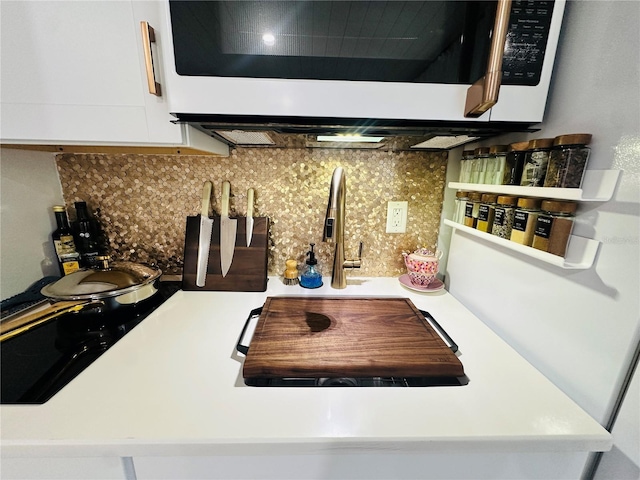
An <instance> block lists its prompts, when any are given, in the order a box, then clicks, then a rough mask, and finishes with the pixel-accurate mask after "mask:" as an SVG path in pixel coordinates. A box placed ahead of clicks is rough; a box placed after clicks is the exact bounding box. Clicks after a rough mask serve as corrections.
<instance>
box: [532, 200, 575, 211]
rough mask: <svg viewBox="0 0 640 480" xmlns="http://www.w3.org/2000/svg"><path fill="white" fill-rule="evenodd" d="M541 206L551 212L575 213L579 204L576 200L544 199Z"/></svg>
mask: <svg viewBox="0 0 640 480" xmlns="http://www.w3.org/2000/svg"><path fill="white" fill-rule="evenodd" d="M540 208H541V209H542V210H544V211H545V212H551V213H556V212H557V213H575V212H576V209H577V208H578V204H577V203H575V202H561V201H559V200H543V201H542V206H541V207H540Z"/></svg>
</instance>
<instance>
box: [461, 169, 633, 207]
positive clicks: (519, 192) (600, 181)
mask: <svg viewBox="0 0 640 480" xmlns="http://www.w3.org/2000/svg"><path fill="white" fill-rule="evenodd" d="M619 177H620V170H587V171H586V172H585V173H584V180H583V181H582V188H552V187H520V186H517V185H489V184H485V183H459V182H449V188H453V189H455V190H468V191H474V192H489V193H503V194H505V195H515V196H522V197H540V198H555V199H558V200H575V201H578V202H606V201H608V200H611V197H612V196H613V192H614V190H615V188H616V185H617V184H618V178H619Z"/></svg>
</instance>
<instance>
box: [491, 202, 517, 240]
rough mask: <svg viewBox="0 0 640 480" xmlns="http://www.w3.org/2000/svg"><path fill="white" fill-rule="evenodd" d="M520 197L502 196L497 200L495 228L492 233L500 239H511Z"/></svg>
mask: <svg viewBox="0 0 640 480" xmlns="http://www.w3.org/2000/svg"><path fill="white" fill-rule="evenodd" d="M517 202H518V197H512V196H511V195H500V196H499V197H498V199H497V204H496V210H495V214H494V217H493V227H492V228H491V233H492V234H493V235H496V236H497V237H500V238H505V239H507V240H508V239H509V238H511V229H512V228H513V216H514V213H515V206H516V203H517Z"/></svg>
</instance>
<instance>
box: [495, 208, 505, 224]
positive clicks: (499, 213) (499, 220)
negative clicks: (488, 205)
mask: <svg viewBox="0 0 640 480" xmlns="http://www.w3.org/2000/svg"><path fill="white" fill-rule="evenodd" d="M505 213H506V212H505V210H504V208H496V216H495V218H494V220H493V224H494V225H500V226H502V225H504V221H505Z"/></svg>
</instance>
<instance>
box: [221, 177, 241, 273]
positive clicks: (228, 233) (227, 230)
mask: <svg viewBox="0 0 640 480" xmlns="http://www.w3.org/2000/svg"><path fill="white" fill-rule="evenodd" d="M230 192H231V184H230V183H229V182H223V183H222V205H221V211H220V266H221V267H222V276H223V277H224V276H226V275H227V272H228V271H229V268H231V262H232V261H233V250H234V248H235V246H236V229H237V227H238V220H235V219H233V220H232V219H230V218H229V195H230Z"/></svg>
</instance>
